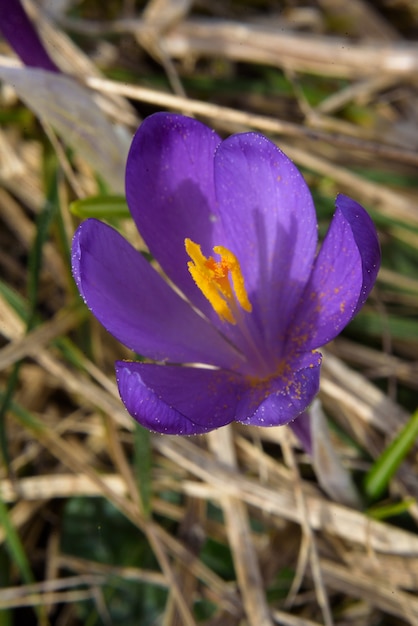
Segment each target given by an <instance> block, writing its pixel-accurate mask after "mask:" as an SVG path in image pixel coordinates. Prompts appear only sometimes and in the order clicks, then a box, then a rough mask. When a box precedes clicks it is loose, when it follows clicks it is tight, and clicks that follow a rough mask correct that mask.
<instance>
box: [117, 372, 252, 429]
mask: <svg viewBox="0 0 418 626" xmlns="http://www.w3.org/2000/svg"><path fill="white" fill-rule="evenodd" d="M116 379H117V383H118V386H119V393H120V396H121V398H122V401H123V403H124V405H125V407H126V409H127V410H128V412H129V413H130V414H131V415H132V417H134V418H135V419H136V420H137V421H138V422H139V423H140V424H142V425H143V426H145V428H149V429H150V430H153V431H155V432H159V433H163V434H166V435H170V434H171V435H199V434H201V433H206V432H209V431H210V430H214V429H215V428H219V427H220V426H225V424H229V423H230V422H232V421H233V419H234V418H235V413H236V406H237V403H238V400H239V396H240V395H241V393H242V379H241V378H240V377H238V376H236V375H234V374H231V373H229V372H226V371H224V370H212V369H203V368H197V367H176V366H170V365H154V364H149V363H137V362H125V361H118V362H117V363H116Z"/></svg>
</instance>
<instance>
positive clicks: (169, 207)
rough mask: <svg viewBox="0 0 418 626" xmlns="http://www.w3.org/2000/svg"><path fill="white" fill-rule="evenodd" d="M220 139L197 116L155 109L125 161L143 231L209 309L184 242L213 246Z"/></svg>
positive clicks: (171, 273) (176, 278)
mask: <svg viewBox="0 0 418 626" xmlns="http://www.w3.org/2000/svg"><path fill="white" fill-rule="evenodd" d="M220 141H221V140H220V138H219V137H218V135H217V134H216V133H215V132H214V131H213V130H211V129H210V128H208V127H207V126H205V125H204V124H202V123H201V122H198V121H197V120H194V119H191V118H187V117H184V116H182V115H176V114H173V113H155V114H154V115H151V116H150V117H148V118H147V119H146V120H145V121H144V122H142V124H141V126H140V127H139V129H138V131H137V133H136V135H135V137H134V139H133V142H132V146H131V149H130V152H129V156H128V162H127V166H126V197H127V202H128V206H129V208H130V211H131V213H132V217H133V218H134V220H135V223H136V225H137V227H138V230H139V232H140V233H141V235H142V237H143V238H144V240H145V242H146V244H147V246H148V248H149V250H150V252H151V254H152V255H153V256H154V257H155V258H156V259H158V262H159V264H160V265H161V267H162V268H163V270H164V271H165V273H166V274H167V276H168V277H169V278H170V279H171V280H172V281H173V282H174V283H175V284H176V285H177V286H178V287H179V288H180V289H181V291H182V292H183V293H184V294H185V295H186V296H187V297H188V298H189V299H190V300H191V301H192V302H193V303H194V304H195V305H196V306H198V307H199V308H200V309H201V310H202V311H205V312H211V307H210V305H209V303H208V302H207V300H206V299H205V298H204V296H203V295H202V294H201V292H200V291H199V290H198V289H197V288H196V286H195V284H194V282H193V280H192V278H191V276H190V274H189V271H188V269H187V261H188V260H189V258H188V256H187V254H186V251H185V248H184V241H185V239H186V238H190V239H191V240H192V241H195V242H196V243H198V244H199V245H203V246H204V248H205V249H207V248H209V249H210V252H211V251H212V246H213V245H214V244H213V243H212V231H213V228H214V225H215V223H216V219H217V217H216V214H217V204H216V200H215V190H214V182H213V167H214V166H213V160H214V154H215V150H216V147H217V146H218V144H219V142H220ZM218 243H220V242H218Z"/></svg>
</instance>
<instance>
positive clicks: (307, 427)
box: [288, 409, 312, 454]
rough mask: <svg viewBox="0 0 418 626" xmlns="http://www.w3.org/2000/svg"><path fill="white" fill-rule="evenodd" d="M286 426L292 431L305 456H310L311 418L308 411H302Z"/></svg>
mask: <svg viewBox="0 0 418 626" xmlns="http://www.w3.org/2000/svg"><path fill="white" fill-rule="evenodd" d="M288 426H289V427H290V428H291V429H292V430H293V432H294V434H295V435H296V437H297V438H298V439H299V441H300V443H301V444H302V447H303V449H304V450H305V452H306V453H307V454H312V434H311V416H310V412H309V409H308V410H307V411H304V412H303V413H301V414H300V415H299V417H297V418H296V419H295V420H293V422H290V423H289V424H288Z"/></svg>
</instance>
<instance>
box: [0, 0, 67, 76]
mask: <svg viewBox="0 0 418 626" xmlns="http://www.w3.org/2000/svg"><path fill="white" fill-rule="evenodd" d="M0 31H1V33H2V34H3V36H4V38H5V39H7V41H8V42H9V44H10V45H11V46H12V48H13V49H14V51H15V52H16V54H18V55H19V57H20V58H21V59H22V61H23V63H24V64H25V65H28V66H29V67H39V68H41V69H44V70H49V71H50V72H59V69H58V68H57V66H56V65H55V63H54V62H53V61H52V59H51V58H50V56H49V54H48V53H47V51H46V50H45V48H44V45H43V43H42V42H41V40H40V38H39V36H38V33H37V32H36V30H35V28H34V26H33V24H32V22H31V21H30V20H29V18H28V16H27V15H26V13H25V11H24V9H23V7H22V4H21V2H20V0H0Z"/></svg>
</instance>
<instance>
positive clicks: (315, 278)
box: [289, 195, 380, 350]
mask: <svg viewBox="0 0 418 626" xmlns="http://www.w3.org/2000/svg"><path fill="white" fill-rule="evenodd" d="M379 265H380V248H379V242H378V239H377V234H376V229H375V227H374V224H373V222H372V220H371V219H370V217H369V215H368V214H367V213H366V211H365V210H364V209H363V207H361V206H360V205H359V204H357V202H354V200H351V199H350V198H347V197H346V196H341V195H340V196H338V198H337V204H336V212H335V215H334V218H333V220H332V222H331V225H330V227H329V230H328V233H327V235H326V237H325V240H324V242H323V244H322V247H321V250H320V252H319V254H318V257H317V259H316V261H315V265H314V269H313V272H312V276H311V278H310V281H309V283H308V285H307V287H306V290H305V293H304V295H303V297H302V299H301V302H300V306H299V310H298V312H297V314H296V316H295V318H294V321H293V323H292V326H291V328H290V329H289V335H291V341H293V344H294V347H296V348H301V347H303V348H304V349H307V350H309V349H315V348H318V347H319V346H323V345H324V344H326V343H327V342H328V341H331V339H334V337H336V335H338V333H339V332H341V330H342V329H343V328H344V327H345V326H346V325H347V324H348V322H350V320H351V319H352V318H353V317H354V315H355V314H356V313H357V311H358V310H359V308H360V307H361V306H362V305H363V304H364V301H365V300H366V298H367V296H368V294H369V292H370V290H371V288H372V287H373V285H374V282H375V280H376V275H377V272H378V269H379Z"/></svg>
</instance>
